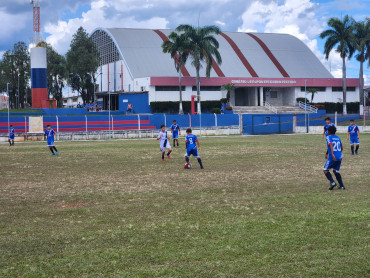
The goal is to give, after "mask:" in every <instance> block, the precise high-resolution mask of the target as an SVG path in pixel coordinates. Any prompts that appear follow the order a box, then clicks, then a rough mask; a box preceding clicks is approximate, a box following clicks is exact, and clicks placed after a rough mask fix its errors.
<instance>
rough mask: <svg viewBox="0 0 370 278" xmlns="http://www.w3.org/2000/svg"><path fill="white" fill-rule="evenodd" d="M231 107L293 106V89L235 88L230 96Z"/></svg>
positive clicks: (294, 98) (294, 97)
mask: <svg viewBox="0 0 370 278" xmlns="http://www.w3.org/2000/svg"><path fill="white" fill-rule="evenodd" d="M230 102H231V104H232V105H233V106H263V104H264V103H265V102H268V103H270V104H271V105H274V106H295V103H296V93H295V87H237V88H236V89H235V91H234V92H231V94H230Z"/></svg>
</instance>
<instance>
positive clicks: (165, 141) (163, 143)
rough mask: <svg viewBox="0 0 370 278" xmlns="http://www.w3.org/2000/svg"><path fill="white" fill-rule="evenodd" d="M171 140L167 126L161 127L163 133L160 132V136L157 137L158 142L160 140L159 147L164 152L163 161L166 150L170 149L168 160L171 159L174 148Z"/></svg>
mask: <svg viewBox="0 0 370 278" xmlns="http://www.w3.org/2000/svg"><path fill="white" fill-rule="evenodd" d="M169 139H170V138H169V136H168V134H167V131H166V127H165V125H161V131H160V132H159V134H158V136H157V140H159V147H160V149H161V152H162V161H165V160H164V154H165V152H166V148H167V149H168V152H167V157H168V159H171V152H172V148H171V144H170V142H169Z"/></svg>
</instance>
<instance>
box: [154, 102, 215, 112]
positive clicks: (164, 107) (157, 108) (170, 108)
mask: <svg viewBox="0 0 370 278" xmlns="http://www.w3.org/2000/svg"><path fill="white" fill-rule="evenodd" d="M201 106H202V112H203V113H210V112H211V111H212V109H214V108H218V109H220V107H221V102H220V101H202V102H201ZM150 107H151V109H152V113H169V114H177V113H179V102H178V101H162V102H151V103H150ZM182 109H183V110H184V113H190V112H191V101H183V102H182ZM195 109H196V108H195Z"/></svg>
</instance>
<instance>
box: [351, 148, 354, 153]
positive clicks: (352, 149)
mask: <svg viewBox="0 0 370 278" xmlns="http://www.w3.org/2000/svg"><path fill="white" fill-rule="evenodd" d="M351 151H352V154H353V152H354V147H353V146H351Z"/></svg>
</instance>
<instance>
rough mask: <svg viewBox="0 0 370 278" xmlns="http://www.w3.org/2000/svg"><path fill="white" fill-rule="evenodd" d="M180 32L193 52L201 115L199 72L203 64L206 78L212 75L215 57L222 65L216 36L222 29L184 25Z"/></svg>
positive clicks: (191, 53)
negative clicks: (188, 42)
mask: <svg viewBox="0 0 370 278" xmlns="http://www.w3.org/2000/svg"><path fill="white" fill-rule="evenodd" d="M176 30H177V31H179V32H184V35H185V36H186V38H187V39H188V40H189V41H190V43H191V49H190V50H191V51H190V52H189V54H190V56H191V57H192V60H193V61H192V65H193V66H194V67H195V71H196V74H197V97H198V109H197V110H198V113H199V114H200V113H201V107H200V74H199V71H200V69H201V67H202V63H203V62H205V63H206V76H207V77H209V76H210V74H211V68H212V63H213V59H212V57H213V56H214V57H215V58H216V62H217V63H218V64H221V63H222V58H221V55H220V53H219V52H218V47H219V43H218V41H217V39H216V38H215V37H214V35H218V34H220V33H221V30H220V28H218V27H217V26H214V25H211V26H204V27H194V26H191V25H187V24H183V25H180V26H178V27H177V28H176Z"/></svg>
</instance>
